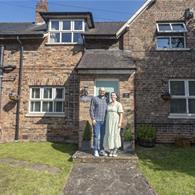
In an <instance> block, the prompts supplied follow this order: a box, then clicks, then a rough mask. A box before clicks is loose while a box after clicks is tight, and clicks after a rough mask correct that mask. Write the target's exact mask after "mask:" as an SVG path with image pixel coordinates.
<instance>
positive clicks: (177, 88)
mask: <svg viewBox="0 0 195 195" xmlns="http://www.w3.org/2000/svg"><path fill="white" fill-rule="evenodd" d="M170 87H171V95H181V96H182V95H185V83H184V81H171V82H170Z"/></svg>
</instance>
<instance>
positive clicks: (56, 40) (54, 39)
mask: <svg viewBox="0 0 195 195" xmlns="http://www.w3.org/2000/svg"><path fill="white" fill-rule="evenodd" d="M50 42H51V43H59V42H60V33H50Z"/></svg>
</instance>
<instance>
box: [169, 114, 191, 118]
mask: <svg viewBox="0 0 195 195" xmlns="http://www.w3.org/2000/svg"><path fill="white" fill-rule="evenodd" d="M168 118H170V119H195V114H189V115H187V114H170V115H169V116H168Z"/></svg>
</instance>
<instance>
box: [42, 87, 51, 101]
mask: <svg viewBox="0 0 195 195" xmlns="http://www.w3.org/2000/svg"><path fill="white" fill-rule="evenodd" d="M43 98H46V99H51V98H52V88H44V95H43Z"/></svg>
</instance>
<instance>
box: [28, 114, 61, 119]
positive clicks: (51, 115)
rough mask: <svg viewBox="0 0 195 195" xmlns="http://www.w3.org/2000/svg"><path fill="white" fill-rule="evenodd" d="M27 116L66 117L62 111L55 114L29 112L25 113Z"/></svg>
mask: <svg viewBox="0 0 195 195" xmlns="http://www.w3.org/2000/svg"><path fill="white" fill-rule="evenodd" d="M25 116H26V117H52V118H54V117H56V118H60V117H62V118H64V117H65V114H64V113H62V114H54V113H51V114H48V113H28V114H26V115H25Z"/></svg>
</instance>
